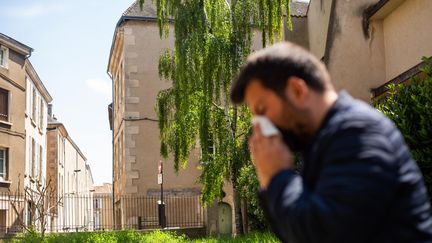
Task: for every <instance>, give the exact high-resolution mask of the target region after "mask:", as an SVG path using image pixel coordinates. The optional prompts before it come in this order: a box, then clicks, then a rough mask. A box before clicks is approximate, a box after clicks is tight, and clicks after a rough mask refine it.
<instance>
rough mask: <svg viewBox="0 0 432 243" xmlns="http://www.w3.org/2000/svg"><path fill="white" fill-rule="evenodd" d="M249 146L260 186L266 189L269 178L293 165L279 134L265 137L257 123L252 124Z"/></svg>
mask: <svg viewBox="0 0 432 243" xmlns="http://www.w3.org/2000/svg"><path fill="white" fill-rule="evenodd" d="M249 148H250V151H251V152H252V160H253V162H254V165H255V170H256V173H257V176H258V181H259V183H260V186H261V188H263V189H267V186H268V184H269V183H270V180H271V178H272V177H273V176H274V175H276V174H277V173H278V172H279V171H281V170H284V169H291V168H293V167H294V163H293V156H292V153H291V151H290V150H289V149H288V146H286V145H285V144H284V142H283V140H282V137H281V135H276V136H271V137H265V136H263V135H262V133H261V128H260V127H259V124H255V125H254V126H253V134H252V136H251V138H250V139H249Z"/></svg>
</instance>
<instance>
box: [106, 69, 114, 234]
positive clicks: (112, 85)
mask: <svg viewBox="0 0 432 243" xmlns="http://www.w3.org/2000/svg"><path fill="white" fill-rule="evenodd" d="M107 74H108V76H109V77H110V79H111V101H112V103H111V104H112V123H113V124H112V133H111V142H112V146H111V149H112V151H111V156H112V210H113V212H112V217H113V224H114V225H113V227H115V225H116V224H115V223H116V222H115V220H116V218H115V216H116V215H115V207H114V206H115V194H114V192H115V171H114V128H115V127H114V79H113V76H112V75H111V73H110V72H109V71H107Z"/></svg>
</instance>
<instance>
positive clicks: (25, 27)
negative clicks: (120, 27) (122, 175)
mask: <svg viewBox="0 0 432 243" xmlns="http://www.w3.org/2000/svg"><path fill="white" fill-rule="evenodd" d="M132 3H133V0H70V1H58V0H57V1H55V0H0V32H1V33H4V34H6V35H8V36H10V37H12V38H14V39H16V40H18V41H20V42H22V43H24V44H26V45H28V46H30V47H32V48H33V49H34V52H33V54H32V56H31V57H30V61H31V62H32V64H33V66H34V67H35V69H36V71H37V73H38V74H39V77H40V78H41V80H42V82H43V83H44V85H45V86H46V88H47V89H48V91H49V92H50V94H51V96H52V97H53V105H54V107H53V113H54V114H55V116H56V117H57V119H58V120H59V121H61V122H62V123H63V124H64V125H65V126H66V129H67V130H68V132H69V135H70V136H71V137H72V139H73V140H74V142H75V143H76V144H77V145H78V146H79V147H80V149H81V151H82V152H83V153H84V155H85V156H86V157H87V160H88V163H89V164H90V167H91V170H92V173H93V178H94V181H95V183H96V184H101V183H102V182H111V175H112V172H111V168H112V164H111V163H112V159H111V156H112V155H111V151H112V149H111V131H110V129H109V123H108V114H107V105H108V104H109V103H110V102H111V82H110V79H109V77H108V76H107V74H106V67H107V62H108V56H109V51H110V48H111V41H112V37H113V33H114V28H115V25H116V23H117V21H118V19H119V18H120V16H121V14H122V13H123V11H124V10H126V9H127V8H128V7H129V6H130V5H131V4H132Z"/></svg>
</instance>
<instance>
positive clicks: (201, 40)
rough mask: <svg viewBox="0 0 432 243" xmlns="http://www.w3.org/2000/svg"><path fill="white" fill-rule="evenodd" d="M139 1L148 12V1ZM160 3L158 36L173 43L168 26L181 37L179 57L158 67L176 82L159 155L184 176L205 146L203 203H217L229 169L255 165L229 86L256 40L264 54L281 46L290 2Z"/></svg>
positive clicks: (168, 97) (161, 107) (166, 103)
mask: <svg viewBox="0 0 432 243" xmlns="http://www.w3.org/2000/svg"><path fill="white" fill-rule="evenodd" d="M139 1H140V3H141V6H142V4H143V3H144V0H139ZM148 1H150V0H148ZM154 2H155V3H156V6H157V17H158V24H159V33H160V36H161V37H166V36H168V34H169V30H170V29H169V28H170V26H169V24H170V23H173V25H174V30H173V31H174V33H173V34H174V35H175V44H174V50H173V51H171V50H165V51H163V53H162V55H161V57H160V60H159V75H160V76H161V77H162V78H164V79H167V80H170V81H172V87H171V88H170V89H168V90H164V91H162V92H160V93H159V95H158V101H157V112H158V117H159V128H160V137H161V154H162V155H163V156H164V157H167V156H168V155H169V154H173V155H174V167H175V169H176V170H178V169H179V168H180V167H184V166H185V165H186V163H187V161H188V159H189V153H190V151H192V150H193V149H194V148H195V147H196V146H197V144H196V141H199V147H200V148H201V163H200V164H201V169H202V174H201V176H200V182H201V183H202V184H203V198H204V200H205V201H206V202H211V201H213V200H214V199H215V198H218V197H219V196H220V195H221V189H222V185H223V183H224V180H225V179H229V178H230V176H231V171H232V170H231V169H232V168H233V167H235V168H239V167H241V165H242V164H244V163H246V162H247V160H249V158H242V157H244V156H241V155H242V154H247V152H248V151H247V147H245V146H241V145H242V144H244V141H245V139H246V138H245V136H246V134H248V131H249V129H250V114H249V113H248V111H247V109H244V108H241V107H240V108H239V107H235V106H233V105H232V104H231V103H230V101H229V98H228V97H229V90H230V87H231V82H232V80H233V79H234V78H235V77H236V75H237V74H238V72H239V69H240V67H241V65H242V64H243V62H244V60H245V59H246V57H247V56H248V55H249V54H250V52H251V45H252V37H253V34H254V33H257V34H258V32H261V33H262V45H263V46H265V45H266V44H267V43H273V42H274V41H275V40H281V39H282V31H283V29H282V28H283V22H282V21H283V17H282V16H283V12H284V11H285V13H286V14H287V15H288V18H287V20H288V26H290V20H289V13H290V8H289V3H290V1H289V0H231V1H227V0H188V1H183V0H155V1H154ZM170 21H171V22H170ZM236 134H244V135H243V136H242V135H240V136H237V135H236ZM209 147H213V148H214V149H213V151H209V149H208V148H209ZM243 150H245V151H243ZM234 183H235V182H234Z"/></svg>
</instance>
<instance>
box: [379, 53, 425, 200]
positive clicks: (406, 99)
mask: <svg viewBox="0 0 432 243" xmlns="http://www.w3.org/2000/svg"><path fill="white" fill-rule="evenodd" d="M423 61H424V63H425V65H424V66H423V67H422V68H420V71H421V74H420V77H422V78H419V77H418V76H416V77H414V78H412V80H411V81H410V83H409V84H408V85H405V84H399V85H394V84H391V85H389V86H388V88H389V92H388V95H386V96H385V97H384V98H383V99H382V100H377V101H376V102H375V106H376V107H377V109H378V110H380V111H382V112H383V113H384V114H385V115H386V116H388V117H389V118H390V119H391V120H393V122H394V123H395V124H396V126H397V127H398V128H399V130H400V131H401V133H402V134H403V136H404V138H405V141H406V142H407V144H408V146H409V147H410V150H411V153H412V155H413V157H414V159H415V160H416V161H417V163H418V165H419V167H420V169H421V171H422V173H423V176H424V179H425V182H426V186H427V188H428V193H429V196H432V59H430V58H423Z"/></svg>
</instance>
